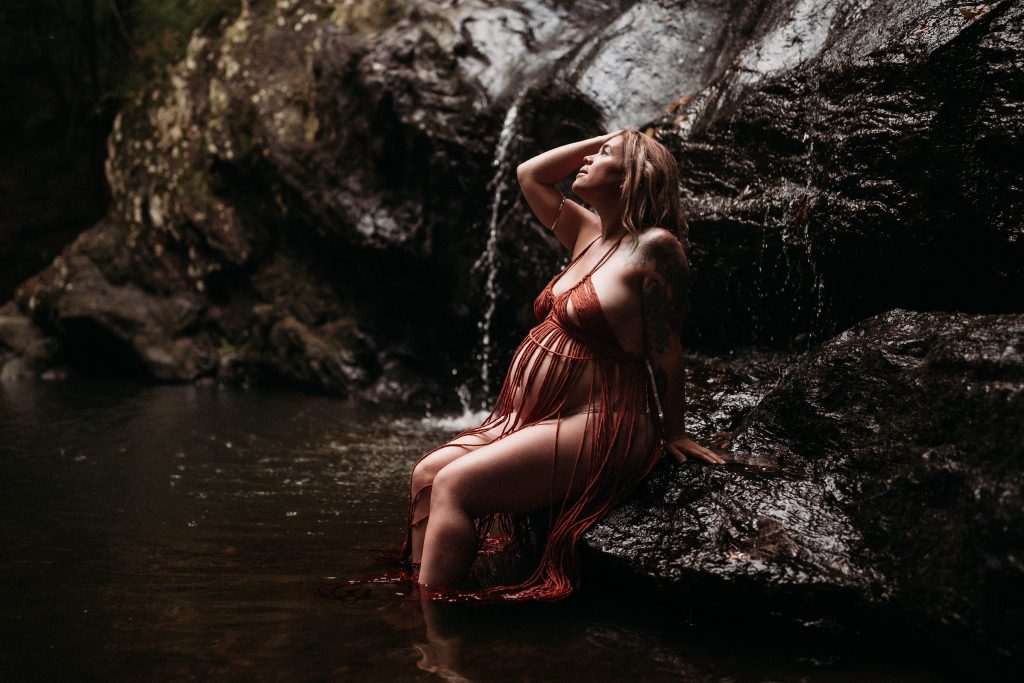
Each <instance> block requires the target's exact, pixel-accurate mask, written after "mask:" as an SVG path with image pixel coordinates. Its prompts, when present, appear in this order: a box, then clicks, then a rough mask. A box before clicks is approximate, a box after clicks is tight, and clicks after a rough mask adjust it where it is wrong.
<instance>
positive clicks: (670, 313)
mask: <svg viewBox="0 0 1024 683" xmlns="http://www.w3.org/2000/svg"><path fill="white" fill-rule="evenodd" d="M636 258H637V259H638V261H639V266H640V268H641V270H642V271H643V273H644V275H643V290H642V291H643V294H642V295H643V300H642V301H643V309H644V327H645V333H646V335H647V350H648V352H649V353H652V354H654V355H660V354H663V353H665V351H667V350H668V348H669V345H670V342H671V339H672V334H673V333H675V334H676V335H677V336H681V335H682V329H681V328H682V324H683V306H685V305H686V297H687V293H688V292H687V289H688V286H689V267H688V264H687V262H686V255H685V253H684V252H683V245H682V244H680V243H679V240H678V239H676V238H675V237H674V236H672V235H671V234H667V233H661V234H659V235H652V236H650V237H649V238H648V239H647V240H645V241H644V242H643V243H642V246H641V248H640V250H639V253H638V254H637V256H636Z"/></svg>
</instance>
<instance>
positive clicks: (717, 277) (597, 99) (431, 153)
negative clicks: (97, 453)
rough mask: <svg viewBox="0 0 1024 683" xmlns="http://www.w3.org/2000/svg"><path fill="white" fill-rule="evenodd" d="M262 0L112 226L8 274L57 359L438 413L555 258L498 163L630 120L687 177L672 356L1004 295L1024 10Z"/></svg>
mask: <svg viewBox="0 0 1024 683" xmlns="http://www.w3.org/2000/svg"><path fill="white" fill-rule="evenodd" d="M251 6H252V7H253V10H252V11H251V12H250V13H246V14H243V15H242V16H239V17H237V18H229V19H228V20H226V21H225V23H224V24H222V25H221V26H220V27H210V28H209V29H208V30H209V33H201V32H200V33H196V35H195V36H194V37H193V39H192V41H191V43H190V45H189V50H188V54H187V56H186V58H185V59H184V60H182V62H181V63H179V64H177V65H176V66H175V67H174V68H173V69H171V70H170V72H169V73H168V77H167V80H166V82H164V83H162V84H159V85H157V86H153V87H151V88H149V89H147V90H146V91H145V92H140V93H139V94H138V97H137V99H136V101H135V102H134V103H133V104H132V105H131V106H130V107H128V108H127V109H126V110H125V111H124V112H122V113H121V114H120V115H119V116H118V118H117V120H116V122H115V125H114V129H113V131H112V133H111V136H110V139H109V159H108V162H107V179H108V182H109V184H110V187H111V192H112V196H113V208H112V210H111V212H110V214H109V215H108V216H107V217H106V218H105V219H104V220H102V221H101V222H100V223H99V224H97V225H96V226H95V227H94V228H92V229H91V230H90V231H89V232H88V233H87V234H86V235H83V237H82V239H80V240H78V241H77V242H75V243H74V244H73V245H71V246H70V247H69V248H68V249H66V250H65V252H64V253H63V254H62V255H61V256H60V257H59V258H58V259H57V260H56V261H55V262H54V263H53V265H52V266H51V267H49V268H48V269H47V270H45V271H44V272H42V273H41V274H39V275H38V276H36V277H34V278H32V279H31V280H29V281H28V282H27V283H25V284H24V285H23V286H22V287H21V288H20V289H19V291H18V294H17V297H16V301H17V303H18V306H19V310H20V311H21V312H22V313H23V314H25V315H28V316H30V317H31V318H32V320H33V321H34V322H35V323H36V324H37V325H39V327H40V329H41V332H40V333H41V334H43V335H45V336H52V337H55V338H57V339H60V340H61V342H62V343H63V344H64V346H66V347H67V349H66V354H65V357H67V358H68V359H70V360H71V361H72V362H73V363H75V364H82V363H84V364H90V363H97V362H99V361H97V360H96V359H99V358H102V357H103V356H107V357H108V358H107V360H106V361H104V362H105V363H106V365H120V366H124V367H128V366H130V367H134V368H136V369H137V370H138V371H141V372H144V373H146V374H149V375H151V376H153V377H156V378H161V379H174V380H188V379H194V378H196V377H201V376H204V375H215V376H218V377H221V378H222V379H225V380H231V381H246V380H269V379H278V380H283V381H286V382H290V383H293V384H297V385H301V386H308V387H313V388H319V389H327V390H331V391H337V392H340V393H343V394H351V395H358V396H363V397H366V398H388V397H390V398H401V399H406V398H417V397H418V400H420V401H428V400H433V401H444V400H445V399H446V398H453V397H454V393H453V392H452V391H451V390H450V387H448V386H447V385H449V384H451V382H452V379H451V378H452V374H451V371H452V369H453V368H454V369H457V370H461V371H463V372H462V375H461V376H460V379H461V377H465V376H470V377H473V376H475V375H477V374H479V373H478V365H477V363H478V361H477V358H478V357H480V355H481V352H482V354H483V357H484V359H485V363H486V364H487V365H488V368H487V373H486V374H487V376H488V379H487V382H488V386H484V387H482V389H483V390H482V391H479V392H478V393H479V394H481V395H487V394H488V393H489V392H493V390H494V389H495V387H494V382H495V380H494V378H496V377H500V376H501V374H502V373H503V371H504V368H505V366H506V364H507V361H508V354H509V353H510V352H511V350H512V349H513V348H514V346H515V342H516V341H517V340H518V338H520V337H521V335H522V333H523V331H524V330H525V328H526V327H527V326H529V325H530V324H531V322H532V320H531V316H530V312H529V304H530V302H531V301H532V298H533V295H534V294H535V292H536V291H537V290H539V288H540V287H541V286H542V285H543V283H544V281H546V279H547V278H548V277H549V276H550V274H551V272H553V270H554V269H555V268H556V267H557V264H556V263H555V261H556V259H557V258H558V257H560V256H562V252H561V249H560V247H559V246H558V245H556V244H555V243H554V241H553V239H552V238H551V236H550V235H548V234H547V233H546V232H545V231H544V230H543V229H542V227H541V226H539V225H538V224H537V223H536V221H535V220H534V218H533V216H532V214H531V213H530V212H529V210H528V208H527V207H526V204H525V202H523V201H522V200H521V197H519V193H518V191H517V189H516V187H515V180H514V167H515V165H516V163H517V162H518V161H521V160H522V159H525V158H527V157H529V156H531V155H533V154H535V153H537V152H538V151H541V150H543V149H547V148H550V147H552V146H554V145H557V144H562V143H564V142H567V141H570V140H573V139H578V138H580V137H582V136H584V135H592V134H594V133H597V132H603V131H605V130H609V129H615V128H617V127H620V126H634V127H642V128H643V127H649V129H650V131H651V132H652V133H653V134H654V135H656V136H658V137H659V138H660V139H662V140H663V141H664V142H666V144H668V145H669V146H670V147H672V148H673V149H674V150H675V151H676V152H677V154H678V157H679V160H680V163H681V164H682V167H683V171H684V174H683V176H684V177H683V185H684V187H683V190H684V194H685V196H686V199H687V200H688V204H689V207H690V210H691V234H690V236H691V240H690V247H691V261H692V263H693V271H694V289H693V293H694V296H693V301H692V315H691V317H690V319H689V322H688V329H687V331H686V340H687V343H688V344H689V345H695V346H704V347H709V346H710V347H712V348H714V347H716V346H717V347H720V346H721V345H734V344H745V343H747V342H752V341H753V342H757V343H762V344H771V345H776V346H781V347H785V346H791V345H795V346H797V347H800V348H803V347H804V346H805V345H806V344H807V342H808V341H815V340H817V339H821V338H825V337H827V336H828V335H830V334H832V333H834V332H835V331H837V330H838V329H842V328H843V327H845V326H847V325H849V324H852V323H853V322H856V320H858V319H860V318H863V317H864V316H867V315H871V314H874V313H877V312H879V311H882V310H886V309H888V308H890V307H892V306H894V305H899V306H903V307H910V308H927V309H945V310H965V311H976V312H981V311H992V312H997V311H1011V310H1017V309H1018V308H1019V304H1018V303H1017V302H1016V301H1015V300H1014V299H1013V294H1012V293H1013V292H1015V291H1018V290H1019V289H1020V286H1021V284H1022V283H1021V265H1020V264H1021V263H1022V259H1021V253H1020V249H1021V246H1020V245H1021V243H1022V240H1021V239H1020V237H1021V235H1020V225H1021V222H1020V217H1021V187H1022V184H1021V177H1020V172H1019V171H1018V170H1017V167H1016V165H1014V164H1012V163H1010V161H1011V160H1012V159H1015V158H1016V157H1018V156H1019V155H1020V152H1021V149H1020V145H1021V144H1022V143H1021V142H1020V140H1021V139H1022V136H1021V135H1020V134H1021V132H1022V131H1021V130H1020V126H1021V125H1022V124H1021V121H1022V120H1024V117H1021V116H1020V107H1021V92H1022V91H1024V76H1022V73H1024V69H1022V68H1021V65H1022V57H1021V54H1022V37H1021V29H1020V25H1021V21H1020V18H1021V13H1022V11H1024V10H1022V3H1021V2H1019V1H1017V2H1011V1H1009V0H1005V1H1003V2H996V3H991V4H989V5H982V6H978V7H973V8H963V7H961V5H960V4H957V3H955V2H951V1H949V0H946V1H941V0H931V1H929V2H923V3H893V2H882V1H879V2H864V3H843V2H836V1H826V0H799V1H796V0H776V1H774V2H769V3H762V4H759V5H756V6H754V5H750V4H748V3H738V2H703V3H676V2H669V1H668V0H643V1H636V2H629V1H623V0H618V1H615V2H613V1H611V0H606V1H599V0H591V1H589V2H586V3H572V5H571V6H570V5H569V4H567V3H562V2H555V1H554V0H548V1H543V2H542V1H530V0H522V1H521V2H511V3H492V2H487V1H485V0H474V1H473V2H460V3H456V4H452V3H448V2H440V1H438V2H417V3H407V2H401V1H398V0H393V1H389V2H383V3H368V2H345V3H341V4H338V3H332V2H324V1H318V0H289V1H283V0H282V1H281V2H276V3H273V4H270V3H251ZM502 140H504V145H499V142H501V141H502ZM496 150H497V151H496ZM489 229H490V230H491V231H492V234H491V235H490V236H489V235H488V232H489ZM481 254H483V256H481ZM491 268H493V269H494V270H493V272H491V271H490V269H491ZM488 282H493V283H494V289H492V290H488V288H487V287H486V286H485V285H486V283H488ZM108 297H112V298H113V299H114V300H115V301H113V302H105V301H104V300H105V299H106V298H108ZM64 299H67V301H65V300H64ZM421 301H429V302H431V305H429V306H424V305H422V304H421V303H420V302H421ZM482 311H493V312H490V313H487V314H486V315H485V314H483V313H482ZM179 315H180V316H184V317H182V318H180V319H179V318H176V316H179ZM485 317H486V321H482V319H483V318H485ZM483 322H486V328H487V329H485V330H483V331H484V332H486V333H487V334H486V335H485V336H486V338H487V339H488V340H489V342H488V343H489V344H490V346H489V347H484V348H481V347H480V346H479V340H480V339H481V334H480V332H481V327H480V325H481V324H483ZM300 327H301V330H302V332H301V333H299V332H298V330H299V329H300ZM341 329H344V330H346V332H344V333H342V334H336V332H337V331H338V330H341ZM285 330H287V331H288V332H287V333H285ZM115 358H116V359H121V360H115ZM385 368H390V369H391V372H390V374H388V373H385V370H384V369H385ZM466 370H468V372H465V371H466ZM396 378H401V379H396ZM402 387H404V388H402Z"/></svg>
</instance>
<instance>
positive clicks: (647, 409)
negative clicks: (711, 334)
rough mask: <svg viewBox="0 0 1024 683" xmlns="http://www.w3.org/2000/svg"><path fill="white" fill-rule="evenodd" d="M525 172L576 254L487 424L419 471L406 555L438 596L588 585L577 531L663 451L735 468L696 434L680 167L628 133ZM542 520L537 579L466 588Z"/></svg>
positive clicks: (534, 197)
mask: <svg viewBox="0 0 1024 683" xmlns="http://www.w3.org/2000/svg"><path fill="white" fill-rule="evenodd" d="M576 170H578V173H577V175H576V176H575V179H574V180H573V183H572V191H573V192H574V193H575V194H576V195H577V196H579V197H580V198H582V199H583V200H585V201H586V202H587V203H588V204H590V205H591V206H592V207H593V208H594V209H595V210H596V214H595V213H594V212H591V211H589V210H587V209H585V208H584V207H582V206H581V205H579V204H577V203H576V202H574V201H572V200H569V199H566V198H565V197H564V196H563V195H562V193H561V192H560V191H559V190H558V188H557V187H556V183H557V182H559V181H560V180H562V179H563V178H565V177H566V176H567V175H568V174H569V173H571V172H573V171H576ZM517 174H518V177H519V183H520V186H521V187H522V190H523V194H524V196H525V197H526V200H527V202H528V203H529V205H530V208H531V209H533V211H534V213H535V214H536V215H537V217H538V218H539V219H540V220H541V221H542V222H543V223H544V225H550V226H551V230H552V231H553V232H554V234H555V237H557V239H558V241H559V242H561V243H562V244H563V245H564V246H565V248H566V249H568V250H569V252H570V253H571V254H572V260H571V262H570V263H569V265H568V266H566V268H565V269H564V270H563V271H562V272H561V273H559V274H557V275H556V276H555V277H554V278H553V279H552V280H551V282H549V283H548V285H547V286H546V287H545V288H544V290H543V291H542V292H541V293H540V296H538V297H537V299H536V301H535V302H534V313H535V315H536V318H537V320H538V324H537V325H536V326H535V327H534V328H533V329H531V330H530V332H529V334H528V335H527V336H526V338H525V339H524V340H523V341H522V343H521V344H520V345H519V348H518V349H516V352H515V355H514V357H513V360H512V364H511V367H510V368H509V371H508V374H507V375H506V377H505V380H504V383H503V385H502V387H501V391H500V393H499V395H498V399H497V403H496V405H495V407H494V409H493V410H492V411H491V413H490V415H489V416H488V417H487V418H486V419H485V420H484V422H483V423H482V424H481V425H479V426H478V427H474V428H471V429H467V430H466V431H464V432H462V433H460V434H458V435H457V436H456V437H455V438H453V439H452V440H451V441H449V442H448V443H445V444H442V445H441V446H438V447H437V448H435V449H434V450H432V451H430V452H428V453H426V454H425V455H423V456H422V457H421V458H420V459H419V461H418V462H417V463H416V466H415V467H414V469H413V472H412V481H411V487H410V496H411V498H410V506H409V529H408V534H407V537H406V541H405V545H404V547H403V550H402V556H403V559H405V560H406V561H407V562H409V563H410V564H411V565H412V567H414V568H416V567H418V568H419V575H418V582H419V585H420V588H421V590H422V591H423V594H424V596H426V597H434V598H439V599H455V600H461V599H467V600H492V599H493V600H520V599H546V600H554V599H561V598H564V597H566V596H568V595H569V594H570V593H571V592H572V590H573V586H574V585H575V584H576V583H577V582H578V578H579V576H578V574H579V572H578V557H577V544H578V542H579V539H580V537H581V536H582V535H583V533H584V532H585V531H586V530H587V529H588V528H590V526H592V525H593V524H594V523H595V522H596V521H598V520H599V519H600V518H601V517H602V516H603V515H604V514H605V513H606V512H607V511H608V510H609V509H610V508H611V507H612V506H614V505H615V504H616V503H618V502H619V501H621V500H622V499H623V498H624V497H625V496H626V495H628V494H629V493H630V492H631V491H632V490H633V489H634V488H635V487H636V485H637V484H638V483H639V482H641V481H642V480H643V479H644V477H646V476H647V474H648V473H649V472H650V471H651V469H652V467H653V466H654V465H655V463H656V462H657V459H658V457H659V456H660V454H661V452H662V450H663V449H666V450H667V451H668V452H669V453H670V454H671V455H672V456H673V457H675V458H676V459H677V460H679V461H684V460H686V459H687V458H688V457H693V458H695V459H698V460H702V461H705V462H708V463H714V464H722V463H724V460H722V459H721V458H720V457H719V456H718V455H716V454H715V453H713V452H712V451H710V450H708V449H706V448H704V447H702V446H700V445H698V444H697V443H695V442H694V441H693V440H691V439H690V438H688V437H687V436H686V433H685V426H684V419H683V418H684V411H685V401H684V389H683V356H682V346H681V344H680V326H681V323H682V311H683V309H684V307H685V304H686V301H685V297H686V292H687V287H688V280H689V264H688V261H687V257H686V254H685V252H684V249H683V246H682V244H681V243H680V241H679V238H678V237H677V235H680V234H683V233H684V231H685V221H684V219H683V216H682V212H681V210H680V206H679V187H678V171H677V168H676V162H675V159H674V158H673V157H672V155H671V154H670V153H669V151H668V150H666V149H665V147H663V146H662V145H661V144H660V143H658V142H656V141H655V140H653V139H652V138H650V137H649V136H647V135H645V134H643V133H641V132H639V131H637V130H632V129H625V130H620V131H617V132H615V133H611V134H608V135H603V136H599V137H595V138H591V139H588V140H582V141H579V142H575V143H571V144H567V145H563V146H561V147H557V148H555V149H552V150H549V151H547V152H544V153H543V154H540V155H538V156H536V157H534V158H532V159H530V160H528V161H526V162H524V163H523V164H521V165H520V166H519V168H518V170H517ZM659 408H660V409H661V410H660V411H659ZM659 412H660V413H661V415H659ZM538 511H546V516H547V522H548V526H547V532H546V538H544V539H542V540H543V543H544V545H543V550H542V553H541V557H540V560H539V564H538V565H537V566H536V570H535V571H534V572H533V574H532V575H531V576H530V577H529V578H528V579H527V580H526V581H525V582H522V583H519V584H516V585H506V586H494V587H490V588H486V589H483V590H477V591H475V592H469V591H466V590H465V582H466V580H467V578H468V576H469V573H470V569H471V567H472V564H473V561H474V559H475V558H476V556H477V553H479V552H480V551H481V549H482V548H483V547H484V544H485V543H488V544H489V545H492V546H493V545H495V544H497V545H499V546H501V547H508V546H509V545H510V544H512V543H516V542H522V541H523V540H524V537H525V536H526V534H527V527H526V526H525V522H526V520H527V514H528V513H536V512H538Z"/></svg>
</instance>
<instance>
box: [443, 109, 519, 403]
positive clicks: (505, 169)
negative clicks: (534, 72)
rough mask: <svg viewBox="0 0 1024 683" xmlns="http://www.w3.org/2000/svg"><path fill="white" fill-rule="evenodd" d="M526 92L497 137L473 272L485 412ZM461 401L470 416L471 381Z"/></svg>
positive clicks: (480, 400)
mask: <svg viewBox="0 0 1024 683" xmlns="http://www.w3.org/2000/svg"><path fill="white" fill-rule="evenodd" d="M525 94H526V90H525V89H523V90H520V91H519V93H518V94H517V95H516V97H515V98H514V99H513V101H512V104H511V105H510V106H509V108H508V111H507V112H506V113H505V120H504V122H503V123H502V126H501V133H500V134H499V136H498V146H497V149H496V150H495V152H494V160H493V161H492V162H491V166H492V168H493V169H494V175H493V176H492V178H491V180H490V182H489V183H488V188H489V189H490V191H491V211H490V216H489V218H488V223H487V244H486V246H485V247H484V251H483V253H482V254H480V256H479V258H477V260H476V262H475V263H474V264H473V267H472V270H473V272H478V271H481V270H483V271H484V272H485V273H486V280H485V282H484V295H485V296H486V299H487V304H486V306H485V307H484V314H483V317H482V319H481V320H480V321H479V322H478V323H477V329H479V330H480V351H479V352H478V353H477V354H476V358H477V359H479V360H480V396H479V398H478V401H477V406H478V407H479V408H481V409H482V408H483V407H484V405H485V404H486V401H487V400H488V399H489V397H490V395H491V393H492V392H491V374H490V364H491V356H492V354H493V348H492V341H493V339H492V329H491V325H492V321H493V318H494V311H495V309H496V308H497V304H498V285H497V277H498V225H499V222H500V217H501V215H502V202H503V201H504V199H505V197H506V195H507V193H508V190H509V187H510V185H511V183H510V179H511V177H512V162H511V161H510V159H509V145H510V143H511V141H512V138H513V136H514V135H515V132H516V128H517V125H518V121H519V107H520V104H521V103H522V100H523V97H524V95H525ZM458 394H459V398H460V400H461V401H462V407H463V411H464V413H465V414H467V415H471V414H472V413H473V412H474V410H473V406H472V404H471V395H472V392H471V390H470V389H469V380H468V379H467V380H466V381H464V382H463V384H462V387H460V389H459V390H458Z"/></svg>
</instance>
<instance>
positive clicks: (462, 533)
mask: <svg viewBox="0 0 1024 683" xmlns="http://www.w3.org/2000/svg"><path fill="white" fill-rule="evenodd" d="M439 494H440V495H439ZM476 541H477V532H476V526H475V525H474V524H473V518H472V517H471V516H470V515H469V514H468V513H467V512H466V511H465V510H463V509H462V508H461V507H460V506H459V505H458V503H457V501H455V500H454V498H453V497H451V496H446V495H443V493H441V492H438V491H436V490H435V491H434V493H433V500H432V501H431V507H430V524H428V525H427V529H426V534H425V536H424V539H423V555H422V563H421V565H420V575H419V582H420V583H421V584H423V585H426V586H431V587H435V588H439V589H441V588H449V589H450V588H458V587H460V586H461V585H462V584H463V582H464V581H465V579H466V576H467V575H468V574H469V568H470V566H471V565H472V564H473V558H474V556H475V554H476Z"/></svg>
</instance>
